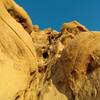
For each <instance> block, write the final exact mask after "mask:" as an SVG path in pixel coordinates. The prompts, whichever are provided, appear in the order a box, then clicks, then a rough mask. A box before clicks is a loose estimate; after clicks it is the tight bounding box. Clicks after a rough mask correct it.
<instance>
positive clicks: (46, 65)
mask: <svg viewBox="0 0 100 100" xmlns="http://www.w3.org/2000/svg"><path fill="white" fill-rule="evenodd" d="M99 99H100V32H92V31H89V30H88V29H87V28H85V27H84V26H83V25H81V24H79V23H78V22H76V21H73V22H70V23H64V24H63V26H62V28H61V32H57V31H55V30H52V29H49V28H48V29H45V30H41V29H40V28H39V26H37V25H32V21H31V19H30V17H29V16H28V15H27V13H26V12H25V11H24V10H23V8H21V7H20V6H18V5H17V4H16V3H15V2H14V1H13V0H0V100H99Z"/></svg>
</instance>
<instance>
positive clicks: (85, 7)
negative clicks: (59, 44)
mask: <svg viewBox="0 0 100 100" xmlns="http://www.w3.org/2000/svg"><path fill="white" fill-rule="evenodd" d="M16 2H17V3H18V4H20V5H21V6H22V7H23V8H24V9H25V10H26V11H27V12H28V14H29V15H30V16H31V19H32V21H33V24H38V25H39V26H40V27H41V28H42V29H43V28H48V27H51V28H53V29H56V30H60V27H61V25H62V24H63V23H64V22H69V21H73V20H77V21H79V22H80V23H81V24H83V25H85V26H86V27H88V28H89V29H90V30H97V31H100V0H16Z"/></svg>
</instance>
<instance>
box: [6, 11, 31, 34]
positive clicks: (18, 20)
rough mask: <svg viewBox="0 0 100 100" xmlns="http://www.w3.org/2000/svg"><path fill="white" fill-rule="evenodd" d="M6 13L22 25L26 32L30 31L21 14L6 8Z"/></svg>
mask: <svg viewBox="0 0 100 100" xmlns="http://www.w3.org/2000/svg"><path fill="white" fill-rule="evenodd" d="M7 11H8V13H9V14H10V15H11V16H12V17H13V18H14V19H15V20H16V21H17V22H18V23H20V24H21V25H22V27H23V28H24V29H25V30H26V31H27V32H28V33H31V32H32V31H31V29H29V26H28V24H27V21H26V19H25V18H23V17H22V16H21V15H19V14H18V13H17V12H16V11H15V10H13V9H8V10H7Z"/></svg>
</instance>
